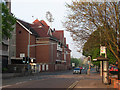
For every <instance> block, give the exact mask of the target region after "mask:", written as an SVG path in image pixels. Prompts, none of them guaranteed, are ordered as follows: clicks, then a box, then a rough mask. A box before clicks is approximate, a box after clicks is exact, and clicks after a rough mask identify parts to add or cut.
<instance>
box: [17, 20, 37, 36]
mask: <svg viewBox="0 0 120 90" xmlns="http://www.w3.org/2000/svg"><path fill="white" fill-rule="evenodd" d="M17 21H19V22H20V23H21V24H22V25H23V26H24V27H25V28H27V30H29V31H30V32H32V34H33V35H35V36H39V35H38V33H37V32H36V31H35V30H34V29H33V28H32V27H31V26H30V24H29V23H27V22H25V21H22V20H20V19H17ZM20 23H19V24H20Z"/></svg>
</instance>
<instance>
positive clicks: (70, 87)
mask: <svg viewBox="0 0 120 90" xmlns="http://www.w3.org/2000/svg"><path fill="white" fill-rule="evenodd" d="M78 82H79V81H75V82H74V83H73V84H72V85H70V86H69V87H68V88H67V90H70V89H73V88H74V87H75V86H76V85H77V84H78Z"/></svg>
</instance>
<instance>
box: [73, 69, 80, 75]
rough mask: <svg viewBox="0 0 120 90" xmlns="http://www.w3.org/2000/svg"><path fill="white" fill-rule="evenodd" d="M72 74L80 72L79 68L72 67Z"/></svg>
mask: <svg viewBox="0 0 120 90" xmlns="http://www.w3.org/2000/svg"><path fill="white" fill-rule="evenodd" d="M73 74H81V69H80V68H74V70H73Z"/></svg>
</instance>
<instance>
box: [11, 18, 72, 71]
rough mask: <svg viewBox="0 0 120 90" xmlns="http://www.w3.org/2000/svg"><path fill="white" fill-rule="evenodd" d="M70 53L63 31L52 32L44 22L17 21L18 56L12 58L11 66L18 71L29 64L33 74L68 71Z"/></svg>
mask: <svg viewBox="0 0 120 90" xmlns="http://www.w3.org/2000/svg"><path fill="white" fill-rule="evenodd" d="M70 52H71V50H70V49H69V47H68V44H66V38H65V37H64V31H63V30H55V29H54V30H52V29H51V28H50V26H48V25H47V24H46V22H45V21H44V20H41V21H39V20H38V19H36V20H35V21H34V22H33V23H32V24H30V23H27V22H25V21H22V20H19V19H18V20H17V23H16V56H15V57H11V65H12V66H14V67H16V68H18V71H22V68H23V66H24V67H27V68H28V64H29V65H30V66H31V69H32V70H33V72H42V71H55V70H67V69H69V68H70ZM25 62H26V63H25ZM23 69H24V68H23Z"/></svg>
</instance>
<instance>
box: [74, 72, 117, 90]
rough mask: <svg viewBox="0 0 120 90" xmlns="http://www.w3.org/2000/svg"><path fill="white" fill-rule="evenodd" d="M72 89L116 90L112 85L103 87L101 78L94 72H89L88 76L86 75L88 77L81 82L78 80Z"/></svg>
mask: <svg viewBox="0 0 120 90" xmlns="http://www.w3.org/2000/svg"><path fill="white" fill-rule="evenodd" d="M75 83H76V82H75ZM73 87H74V89H73V90H75V89H78V88H79V89H80V90H81V89H84V90H88V89H91V90H101V89H102V90H117V89H116V88H114V86H113V85H105V84H104V83H102V76H100V74H99V73H97V72H95V71H94V70H92V71H90V75H88V77H85V78H84V79H83V80H79V81H78V82H77V83H76V84H75V85H74V86H73Z"/></svg>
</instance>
